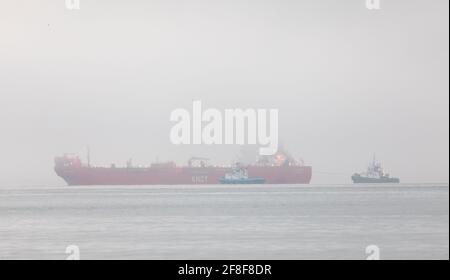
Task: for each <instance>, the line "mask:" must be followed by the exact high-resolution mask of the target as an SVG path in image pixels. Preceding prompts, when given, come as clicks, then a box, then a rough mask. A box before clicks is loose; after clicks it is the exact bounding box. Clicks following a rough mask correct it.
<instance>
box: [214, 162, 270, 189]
mask: <svg viewBox="0 0 450 280" xmlns="http://www.w3.org/2000/svg"><path fill="white" fill-rule="evenodd" d="M219 181H220V183H221V184H264V183H265V182H266V180H265V179H264V178H249V177H248V172H247V169H245V168H244V167H242V166H239V164H237V165H236V166H235V167H233V169H232V172H231V173H226V174H225V176H224V177H221V178H220V179H219Z"/></svg>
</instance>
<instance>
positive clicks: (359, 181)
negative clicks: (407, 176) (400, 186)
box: [352, 174, 400, 184]
mask: <svg viewBox="0 0 450 280" xmlns="http://www.w3.org/2000/svg"><path fill="white" fill-rule="evenodd" d="M352 180H353V183H355V184H377V183H380V184H382V183H395V184H397V183H400V179H399V178H391V177H381V178H370V177H363V176H361V175H359V174H356V175H353V176H352Z"/></svg>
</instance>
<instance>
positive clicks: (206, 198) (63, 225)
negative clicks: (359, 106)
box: [0, 184, 449, 259]
mask: <svg viewBox="0 0 450 280" xmlns="http://www.w3.org/2000/svg"><path fill="white" fill-rule="evenodd" d="M72 244H73V245H76V246H78V247H79V249H80V257H81V259H365V258H366V257H367V255H366V252H365V249H366V247H367V246H368V245H372V244H373V245H376V246H378V248H379V249H380V258H381V259H448V258H449V187H448V184H445V185H437V184H429V185H405V184H402V185H383V186H380V185H378V186H369V185H366V186H357V185H334V186H324V185H320V186H314V185H309V186H285V185H272V186H269V185H264V186H95V187H66V186H64V187H63V186H61V187H14V188H13V187H2V188H0V259H65V258H66V257H67V254H66V253H65V250H66V247H67V246H69V245H72Z"/></svg>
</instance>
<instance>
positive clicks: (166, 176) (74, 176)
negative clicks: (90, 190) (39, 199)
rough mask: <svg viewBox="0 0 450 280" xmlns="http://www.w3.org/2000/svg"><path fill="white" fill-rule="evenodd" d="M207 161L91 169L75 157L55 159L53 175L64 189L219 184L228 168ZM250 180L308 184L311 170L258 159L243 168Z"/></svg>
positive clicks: (283, 158)
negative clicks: (61, 183) (62, 184)
mask: <svg viewBox="0 0 450 280" xmlns="http://www.w3.org/2000/svg"><path fill="white" fill-rule="evenodd" d="M206 162H207V159H204V158H191V159H190V160H189V163H188V165H187V166H177V165H176V164H175V163H174V162H167V163H154V164H152V165H151V166H148V167H134V166H132V164H131V161H130V162H128V163H127V166H126V167H116V166H115V165H114V164H113V165H111V166H110V167H94V166H91V165H90V164H89V162H88V164H83V163H82V162H81V160H80V158H79V157H77V156H69V155H64V156H62V157H56V158H55V172H56V174H57V175H58V176H60V177H61V178H63V179H64V180H65V181H66V182H67V184H68V185H70V186H76V185H191V184H219V183H220V178H221V177H223V176H224V175H225V174H226V173H227V172H230V171H231V166H230V167H222V166H211V165H207V163H206ZM246 169H247V171H248V175H249V176H251V177H258V178H264V179H265V183H266V184H309V182H310V180H311V173H312V171H311V166H305V165H303V163H302V162H299V161H296V160H294V159H293V158H292V157H290V156H288V155H287V154H285V153H281V152H280V153H277V154H276V155H274V156H271V157H267V156H265V157H261V158H260V160H259V161H257V162H256V163H255V164H253V165H249V166H247V167H246Z"/></svg>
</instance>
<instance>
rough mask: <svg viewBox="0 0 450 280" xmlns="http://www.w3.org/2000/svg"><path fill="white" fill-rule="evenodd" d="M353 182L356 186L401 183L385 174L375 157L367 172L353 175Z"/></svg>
mask: <svg viewBox="0 0 450 280" xmlns="http://www.w3.org/2000/svg"><path fill="white" fill-rule="evenodd" d="M352 180H353V183H355V184H364V183H366V184H367V183H369V184H374V183H400V179H399V178H394V177H390V175H389V174H388V173H384V170H383V168H382V167H381V164H380V163H379V162H377V161H376V160H375V157H374V158H373V161H372V163H371V164H370V165H369V167H368V168H367V172H363V173H355V174H353V176H352Z"/></svg>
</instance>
